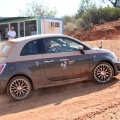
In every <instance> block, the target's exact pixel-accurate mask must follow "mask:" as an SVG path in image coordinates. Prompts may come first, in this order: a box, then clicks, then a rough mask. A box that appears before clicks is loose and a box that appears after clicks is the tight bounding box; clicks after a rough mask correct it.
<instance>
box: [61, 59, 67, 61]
mask: <svg viewBox="0 0 120 120" xmlns="http://www.w3.org/2000/svg"><path fill="white" fill-rule="evenodd" d="M60 61H68V59H60Z"/></svg>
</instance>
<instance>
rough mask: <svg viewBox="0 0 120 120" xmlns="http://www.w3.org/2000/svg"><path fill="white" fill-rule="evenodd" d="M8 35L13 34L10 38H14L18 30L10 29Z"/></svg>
mask: <svg viewBox="0 0 120 120" xmlns="http://www.w3.org/2000/svg"><path fill="white" fill-rule="evenodd" d="M7 35H9V36H11V37H9V38H8V40H12V39H14V37H15V36H16V32H15V31H11V30H10V31H9V32H8V34H7Z"/></svg>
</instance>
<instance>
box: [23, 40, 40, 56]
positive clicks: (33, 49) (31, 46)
mask: <svg viewBox="0 0 120 120" xmlns="http://www.w3.org/2000/svg"><path fill="white" fill-rule="evenodd" d="M38 46H39V41H38V40H35V41H32V42H29V43H27V44H26V45H25V46H24V48H23V50H22V52H21V55H35V54H39V53H40V52H39V49H38Z"/></svg>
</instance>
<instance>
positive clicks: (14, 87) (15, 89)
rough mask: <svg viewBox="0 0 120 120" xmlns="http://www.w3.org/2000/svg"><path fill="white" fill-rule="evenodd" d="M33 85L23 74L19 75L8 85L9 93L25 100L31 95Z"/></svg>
mask: <svg viewBox="0 0 120 120" xmlns="http://www.w3.org/2000/svg"><path fill="white" fill-rule="evenodd" d="M31 92H32V85H31V83H30V81H29V80H28V79H27V78H26V77H23V76H17V77H14V78H12V79H11V80H10V82H9V83H8V86H7V94H8V95H9V96H10V97H11V98H12V99H15V100H23V99H26V98H28V97H29V96H30V94H31Z"/></svg>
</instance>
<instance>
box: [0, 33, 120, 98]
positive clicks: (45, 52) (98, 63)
mask: <svg viewBox="0 0 120 120" xmlns="http://www.w3.org/2000/svg"><path fill="white" fill-rule="evenodd" d="M119 72H120V63H119V61H118V60H117V58H116V56H115V54H114V53H113V52H111V51H108V50H105V49H100V48H92V47H90V46H88V45H86V44H84V43H83V42H81V41H80V40H77V39H75V38H73V37H69V36H66V35H58V34H51V35H50V34H49V35H48V34H46V35H34V36H28V37H23V38H17V39H14V40H10V41H3V42H0V92H1V93H2V92H4V91H7V94H8V95H9V96H10V97H11V98H13V99H15V100H23V99H25V98H27V97H28V96H29V95H30V94H31V92H32V90H37V89H39V88H44V87H48V86H56V85H63V84H67V83H73V82H77V81H84V80H90V79H91V80H94V81H96V82H98V83H100V84H104V83H107V82H109V81H111V80H112V78H113V76H116V75H117V74H118V73H119Z"/></svg>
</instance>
